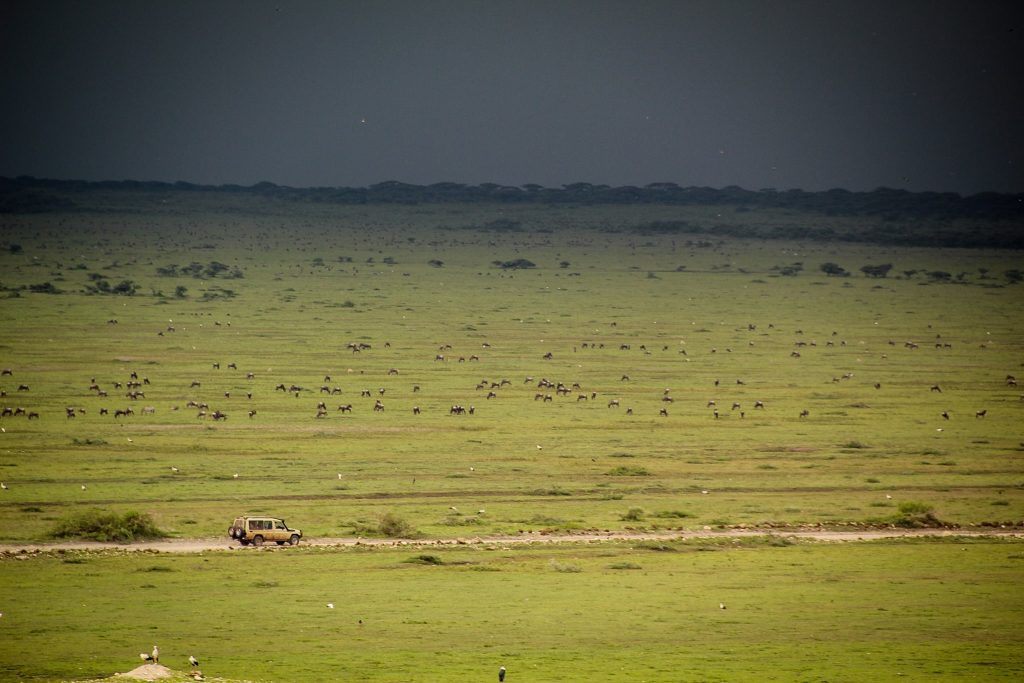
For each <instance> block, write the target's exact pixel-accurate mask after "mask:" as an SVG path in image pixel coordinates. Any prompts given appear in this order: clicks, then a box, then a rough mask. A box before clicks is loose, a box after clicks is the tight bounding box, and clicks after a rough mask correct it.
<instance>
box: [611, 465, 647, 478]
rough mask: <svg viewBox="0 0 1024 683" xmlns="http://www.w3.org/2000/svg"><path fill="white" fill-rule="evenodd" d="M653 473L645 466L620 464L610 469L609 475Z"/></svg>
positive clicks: (623, 475)
mask: <svg viewBox="0 0 1024 683" xmlns="http://www.w3.org/2000/svg"><path fill="white" fill-rule="evenodd" d="M650 475H651V473H650V472H648V471H647V470H646V469H644V468H643V467H636V466H629V465H620V466H618V467H614V468H612V469H610V470H608V476H609V477H649V476H650Z"/></svg>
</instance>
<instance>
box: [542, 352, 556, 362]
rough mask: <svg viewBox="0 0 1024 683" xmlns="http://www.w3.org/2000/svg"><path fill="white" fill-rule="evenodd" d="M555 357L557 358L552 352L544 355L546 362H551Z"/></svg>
mask: <svg viewBox="0 0 1024 683" xmlns="http://www.w3.org/2000/svg"><path fill="white" fill-rule="evenodd" d="M554 357H555V354H553V353H551V352H550V351H548V352H547V353H545V354H544V360H551V359H552V358H554Z"/></svg>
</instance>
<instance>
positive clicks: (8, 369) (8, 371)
mask: <svg viewBox="0 0 1024 683" xmlns="http://www.w3.org/2000/svg"><path fill="white" fill-rule="evenodd" d="M13 374H14V370H12V369H10V368H4V369H3V370H2V371H0V375H13Z"/></svg>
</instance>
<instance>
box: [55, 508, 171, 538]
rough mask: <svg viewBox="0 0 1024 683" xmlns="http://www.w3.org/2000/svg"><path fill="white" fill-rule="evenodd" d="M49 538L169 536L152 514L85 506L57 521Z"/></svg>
mask: <svg viewBox="0 0 1024 683" xmlns="http://www.w3.org/2000/svg"><path fill="white" fill-rule="evenodd" d="M48 535H49V536H50V538H72V539H83V540H91V541H104V542H114V543H130V542H132V541H143V540H152V539H156V538H166V537H167V534H166V533H165V532H164V531H163V530H161V529H159V528H158V527H157V526H156V524H155V523H154V522H153V520H152V518H151V517H150V516H149V515H147V514H145V513H142V512H134V511H129V512H125V513H124V514H121V515H119V514H117V513H116V512H108V511H104V510H86V511H85V512H81V513H78V514H75V515H71V516H69V517H65V518H64V519H62V520H60V521H59V522H57V524H56V526H54V528H53V529H52V530H51V531H50V533H49V534H48Z"/></svg>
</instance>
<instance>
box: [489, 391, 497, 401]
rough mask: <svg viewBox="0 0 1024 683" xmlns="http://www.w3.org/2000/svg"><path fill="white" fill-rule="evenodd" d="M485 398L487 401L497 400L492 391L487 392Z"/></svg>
mask: <svg viewBox="0 0 1024 683" xmlns="http://www.w3.org/2000/svg"><path fill="white" fill-rule="evenodd" d="M487 398H488V399H492V398H498V395H497V394H496V393H494V392H493V391H488V392H487Z"/></svg>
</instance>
